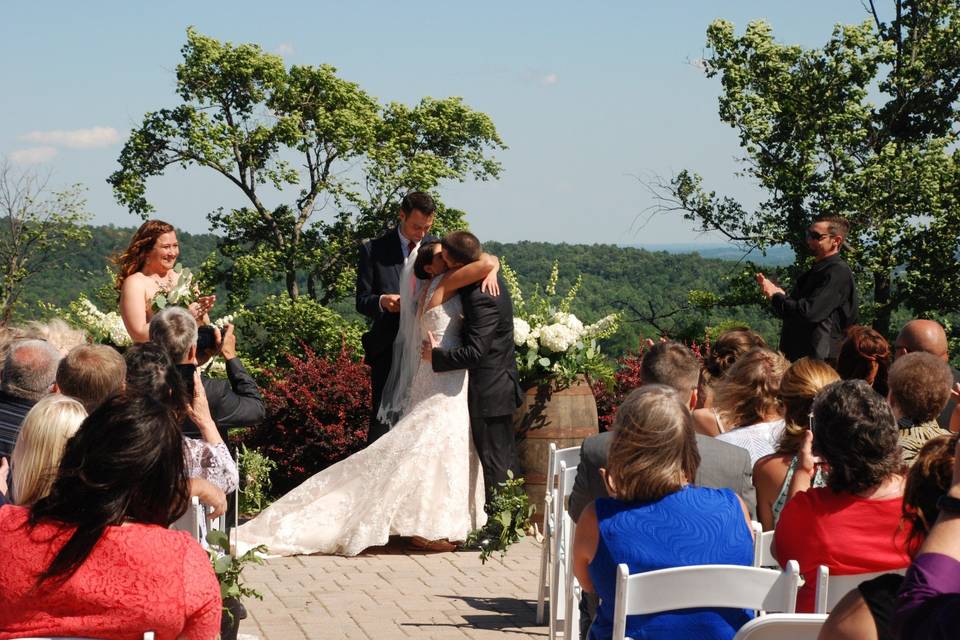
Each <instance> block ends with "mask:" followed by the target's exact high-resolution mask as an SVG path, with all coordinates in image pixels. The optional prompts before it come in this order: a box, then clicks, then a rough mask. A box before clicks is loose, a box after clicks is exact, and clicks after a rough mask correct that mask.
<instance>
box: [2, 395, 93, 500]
mask: <svg viewBox="0 0 960 640" xmlns="http://www.w3.org/2000/svg"><path fill="white" fill-rule="evenodd" d="M86 417H87V412H86V411H85V410H84V408H83V405H82V404H80V403H79V402H78V401H76V400H74V399H73V398H68V397H67V396H64V395H61V394H59V393H52V394H50V395H46V396H44V397H43V398H41V399H40V401H39V402H37V404H35V405H33V409H30V413H28V414H27V417H26V418H25V419H24V421H23V427H22V428H21V429H20V435H19V436H17V444H16V446H15V447H14V448H13V456H12V460H11V462H12V463H13V502H14V503H15V504H19V505H24V506H30V505H31V504H33V503H34V502H36V501H37V500H39V499H40V498H42V497H44V496H46V495H47V494H48V493H50V487H51V486H53V480H54V478H56V476H57V468H58V467H59V466H60V458H61V456H63V449H64V447H66V446H67V440H69V439H70V438H71V437H72V436H73V434H74V433H76V432H77V429H79V428H80V423H81V422H83V420H84V418H86Z"/></svg>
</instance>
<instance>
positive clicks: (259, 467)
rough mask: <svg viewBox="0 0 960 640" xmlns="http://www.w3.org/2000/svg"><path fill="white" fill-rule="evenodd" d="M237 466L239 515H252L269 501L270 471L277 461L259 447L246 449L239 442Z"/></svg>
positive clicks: (263, 507)
mask: <svg viewBox="0 0 960 640" xmlns="http://www.w3.org/2000/svg"><path fill="white" fill-rule="evenodd" d="M237 466H238V467H239V470H240V481H241V483H242V484H241V487H240V505H239V511H240V514H241V515H245V516H253V515H256V514H258V513H260V512H261V511H263V510H264V509H265V508H266V507H267V504H268V503H269V495H270V486H271V482H270V473H271V472H272V471H273V470H274V469H276V468H277V463H276V462H275V461H273V460H271V459H270V458H268V457H267V456H265V455H263V454H262V453H261V452H260V450H259V449H248V448H247V445H245V444H241V445H240V447H239V448H238V450H237Z"/></svg>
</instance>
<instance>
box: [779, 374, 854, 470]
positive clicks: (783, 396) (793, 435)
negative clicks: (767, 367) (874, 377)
mask: <svg viewBox="0 0 960 640" xmlns="http://www.w3.org/2000/svg"><path fill="white" fill-rule="evenodd" d="M839 379H840V374H839V373H837V372H836V371H835V370H834V368H833V367H831V366H830V365H828V364H827V363H826V362H823V361H822V360H812V359H810V358H800V359H799V360H797V361H796V362H794V363H793V364H792V365H790V368H789V369H787V370H786V372H785V373H784V374H783V378H781V380H780V401H781V402H782V403H783V409H784V420H786V423H787V427H786V429H784V431H783V436H781V438H780V445H779V447H778V449H777V452H778V453H783V454H790V455H794V454H797V453H799V451H800V448H801V447H802V446H803V439H804V437H805V436H806V433H807V430H808V429H809V428H810V411H811V410H812V408H813V399H814V398H816V397H817V394H818V393H820V390H821V389H823V388H824V387H825V386H827V385H828V384H830V383H831V382H836V381H837V380H839Z"/></svg>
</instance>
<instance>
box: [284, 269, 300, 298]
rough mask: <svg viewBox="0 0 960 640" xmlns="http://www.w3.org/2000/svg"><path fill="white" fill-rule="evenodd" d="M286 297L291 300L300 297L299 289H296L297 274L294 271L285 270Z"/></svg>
mask: <svg viewBox="0 0 960 640" xmlns="http://www.w3.org/2000/svg"><path fill="white" fill-rule="evenodd" d="M287 295H289V296H290V299H291V300H296V299H297V298H298V297H300V289H299V287H297V272H296V270H294V269H288V270H287Z"/></svg>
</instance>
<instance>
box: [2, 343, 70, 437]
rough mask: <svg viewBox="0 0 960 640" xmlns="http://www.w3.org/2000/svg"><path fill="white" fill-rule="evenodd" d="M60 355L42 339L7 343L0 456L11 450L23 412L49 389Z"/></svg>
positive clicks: (21, 421) (30, 407)
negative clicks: (8, 346)
mask: <svg viewBox="0 0 960 640" xmlns="http://www.w3.org/2000/svg"><path fill="white" fill-rule="evenodd" d="M60 358H61V356H60V352H59V351H57V350H56V349H55V348H54V347H53V346H52V345H51V344H50V343H49V342H47V341H45V340H32V339H28V340H18V341H16V342H14V343H12V344H11V345H10V348H9V350H8V352H7V357H6V360H5V361H4V363H3V371H2V372H0V456H9V455H10V454H11V453H12V452H13V445H14V444H16V442H17V434H18V433H19V432H20V425H21V424H22V423H23V419H24V418H25V417H26V415H27V412H29V411H30V409H32V408H33V405H35V404H36V403H37V400H39V399H40V398H42V397H43V396H45V395H46V394H48V393H50V390H51V389H52V388H53V385H54V381H55V378H56V376H57V365H58V364H59V363H60Z"/></svg>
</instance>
